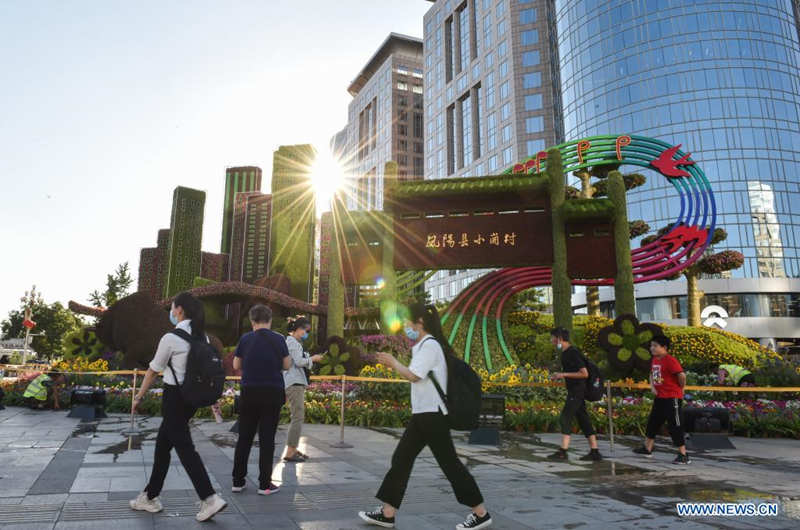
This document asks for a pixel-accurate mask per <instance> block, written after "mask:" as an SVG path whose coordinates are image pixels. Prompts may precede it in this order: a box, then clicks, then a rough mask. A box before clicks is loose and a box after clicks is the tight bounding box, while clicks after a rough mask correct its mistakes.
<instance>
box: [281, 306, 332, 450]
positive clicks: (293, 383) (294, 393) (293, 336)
mask: <svg viewBox="0 0 800 530" xmlns="http://www.w3.org/2000/svg"><path fill="white" fill-rule="evenodd" d="M309 330H311V322H310V321H309V320H308V319H307V318H306V317H297V318H295V319H293V320H289V323H288V325H287V326H286V331H287V332H288V335H287V336H286V347H287V348H288V350H289V358H290V360H289V368H288V369H287V370H286V372H284V374H283V381H284V384H285V385H286V402H287V403H288V405H289V414H290V415H291V421H290V423H289V434H288V436H287V438H286V454H285V455H284V457H283V459H284V460H285V461H286V462H305V461H306V460H307V459H308V455H306V454H304V453H301V452H300V451H299V450H298V449H297V447H298V446H299V444H300V431H301V430H302V429H303V421H304V420H305V414H306V387H307V386H308V384H309V383H310V381H309V380H308V374H309V373H310V370H311V367H312V366H314V363H316V362H319V361H321V360H322V355H320V354H317V355H311V356H309V355H308V353H306V352H305V351H304V350H303V342H304V341H305V340H307V339H308V332H309Z"/></svg>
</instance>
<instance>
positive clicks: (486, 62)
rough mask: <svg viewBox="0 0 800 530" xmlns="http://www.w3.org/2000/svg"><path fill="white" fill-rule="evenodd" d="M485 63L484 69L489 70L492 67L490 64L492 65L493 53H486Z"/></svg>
mask: <svg viewBox="0 0 800 530" xmlns="http://www.w3.org/2000/svg"><path fill="white" fill-rule="evenodd" d="M485 64H486V69H487V70H491V69H492V66H493V65H494V54H493V53H490V54H488V55H486V60H485Z"/></svg>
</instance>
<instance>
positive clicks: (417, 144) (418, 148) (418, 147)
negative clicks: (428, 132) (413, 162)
mask: <svg viewBox="0 0 800 530" xmlns="http://www.w3.org/2000/svg"><path fill="white" fill-rule="evenodd" d="M432 139H433V136H431V140H432ZM414 152H415V153H419V154H421V153H422V142H414Z"/></svg>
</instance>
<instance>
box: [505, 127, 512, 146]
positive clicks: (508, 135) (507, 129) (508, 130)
mask: <svg viewBox="0 0 800 530" xmlns="http://www.w3.org/2000/svg"><path fill="white" fill-rule="evenodd" d="M510 141H511V124H509V125H506V126H505V127H503V143H504V144H507V143H508V142H510Z"/></svg>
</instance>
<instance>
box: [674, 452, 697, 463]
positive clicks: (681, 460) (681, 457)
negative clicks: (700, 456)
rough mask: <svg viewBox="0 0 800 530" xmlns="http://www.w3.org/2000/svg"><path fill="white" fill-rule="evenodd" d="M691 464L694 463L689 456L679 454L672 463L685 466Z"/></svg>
mask: <svg viewBox="0 0 800 530" xmlns="http://www.w3.org/2000/svg"><path fill="white" fill-rule="evenodd" d="M691 462H692V461H691V460H689V455H682V454H680V453H678V456H676V457H675V460H673V461H672V463H673V464H681V465H684V466H685V465H686V464H690V463H691Z"/></svg>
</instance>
